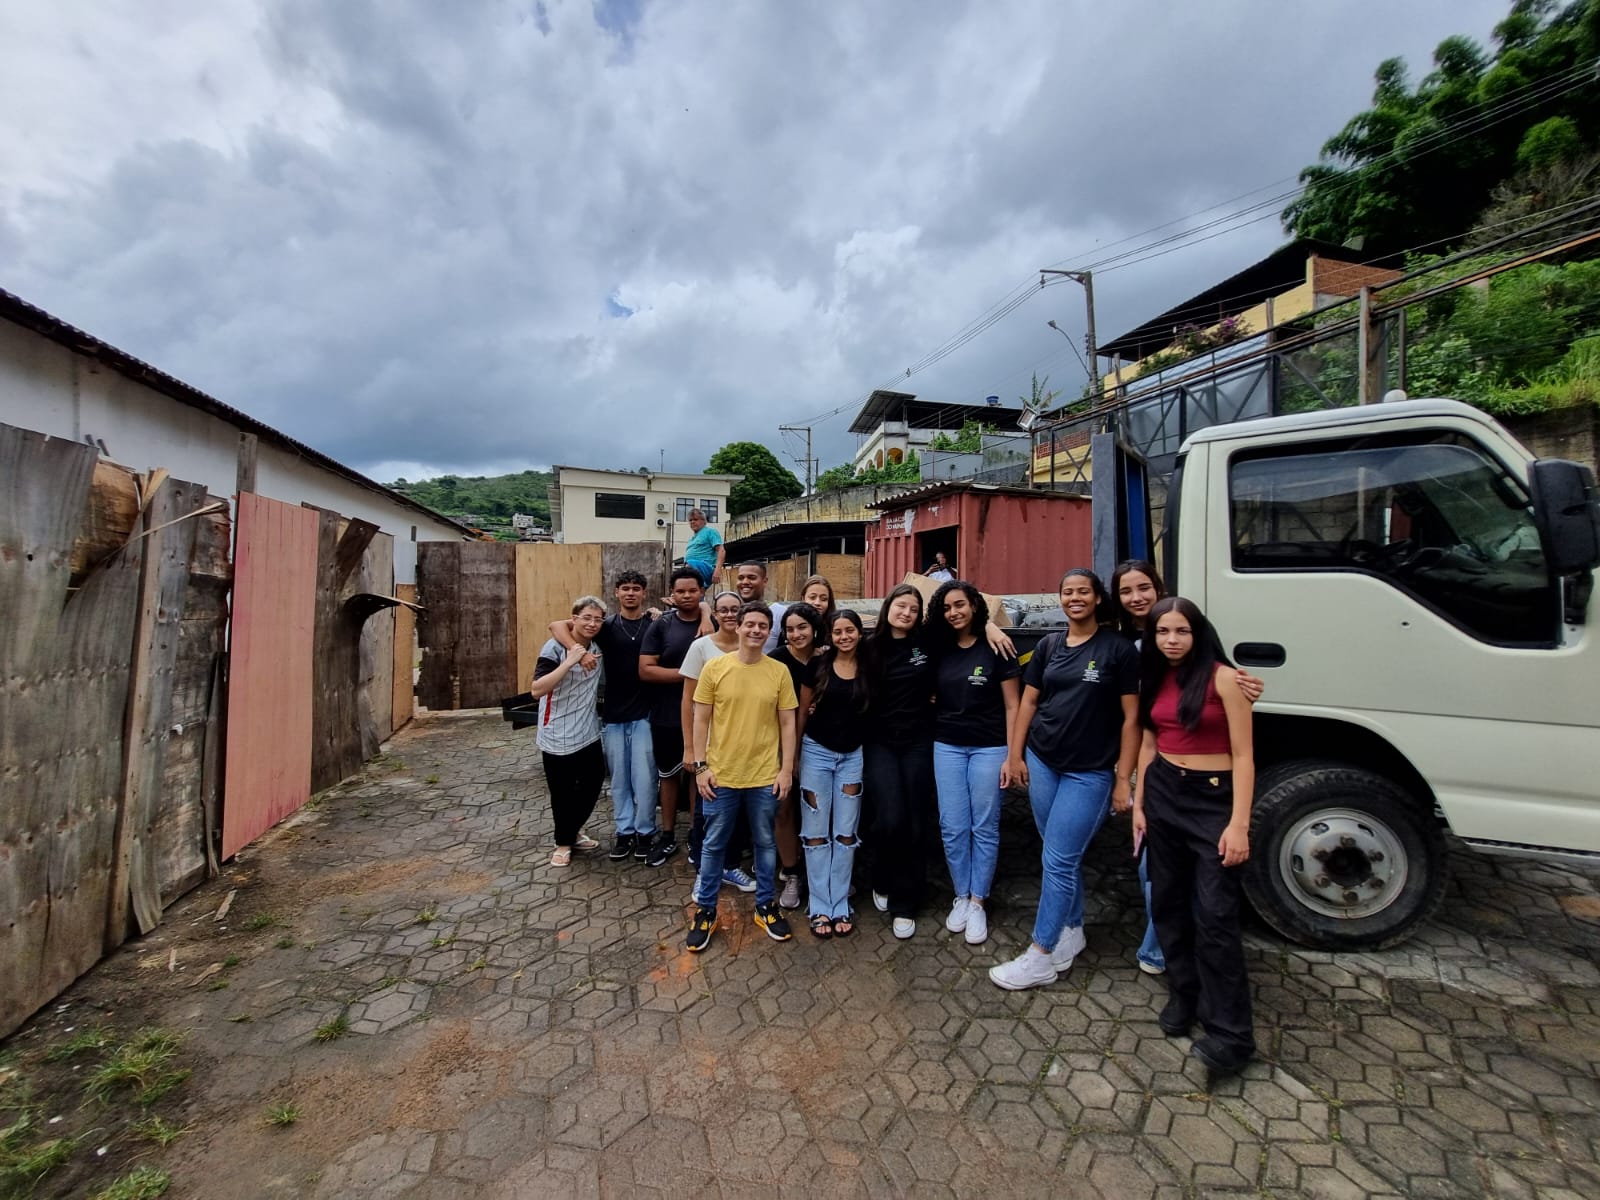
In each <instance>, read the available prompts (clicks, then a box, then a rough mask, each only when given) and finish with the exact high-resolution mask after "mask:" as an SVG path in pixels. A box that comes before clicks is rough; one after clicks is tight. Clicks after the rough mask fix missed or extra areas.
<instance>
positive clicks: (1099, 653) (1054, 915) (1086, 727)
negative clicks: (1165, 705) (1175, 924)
mask: <svg viewBox="0 0 1600 1200" xmlns="http://www.w3.org/2000/svg"><path fill="white" fill-rule="evenodd" d="M1060 597H1061V608H1062V610H1063V611H1064V612H1065V613H1066V615H1067V631H1066V632H1065V633H1064V634H1062V633H1052V634H1051V635H1050V636H1048V637H1046V638H1045V639H1044V640H1043V641H1041V642H1040V643H1039V645H1038V647H1037V648H1036V649H1035V650H1034V652H1033V658H1032V659H1031V660H1030V661H1029V663H1028V667H1027V670H1026V672H1025V673H1024V674H1023V677H1022V681H1023V692H1022V706H1021V710H1020V712H1019V713H1018V715H1017V720H1016V724H1015V726H1014V727H1013V732H1012V737H1011V744H1010V753H1009V755H1008V757H1007V762H1006V768H1007V772H1008V774H1009V775H1010V777H1011V778H1013V779H1016V780H1018V781H1019V782H1023V783H1026V784H1027V785H1028V798H1029V800H1031V801H1032V803H1033V819H1034V823H1035V824H1036V825H1037V826H1038V829H1039V836H1040V837H1041V838H1042V839H1043V841H1044V849H1043V853H1042V856H1041V857H1042V860H1043V863H1042V865H1043V880H1042V882H1041V885H1040V889H1039V914H1038V917H1037V918H1036V919H1035V921H1034V925H1033V940H1032V943H1031V944H1030V945H1029V946H1028V948H1027V950H1026V951H1024V952H1023V953H1022V954H1021V955H1020V956H1019V957H1017V958H1015V959H1012V960H1011V961H1010V962H1007V963H1002V964H1001V965H999V966H997V967H991V968H990V970H989V978H990V979H991V980H993V981H994V983H996V984H997V985H998V986H1000V987H1003V988H1008V989H1011V990H1017V989H1021V988H1030V987H1038V986H1039V985H1040V984H1046V983H1054V982H1055V981H1056V978H1057V976H1058V975H1059V973H1060V972H1062V971H1064V970H1066V969H1068V968H1069V967H1070V966H1071V965H1072V960H1073V959H1074V958H1075V957H1076V956H1077V955H1078V953H1079V952H1080V951H1082V950H1083V948H1084V945H1085V942H1084V936H1083V884H1082V879H1081V867H1082V862H1083V852H1084V850H1085V849H1086V848H1087V847H1088V845H1089V842H1090V840H1091V839H1092V838H1093V837H1094V835H1095V832H1096V831H1097V830H1098V829H1099V828H1100V825H1101V823H1102V822H1103V821H1104V820H1105V818H1106V811H1107V806H1108V801H1109V804H1110V807H1112V808H1114V809H1115V810H1116V811H1117V812H1126V811H1128V809H1129V808H1130V807H1131V804H1132V798H1131V794H1130V790H1129V779H1130V777H1131V776H1132V774H1133V766H1134V761H1135V759H1136V757H1137V755H1138V752H1139V733H1140V731H1139V707H1138V698H1139V660H1138V657H1137V655H1136V654H1135V653H1134V650H1133V647H1132V646H1131V645H1129V644H1128V641H1127V639H1126V638H1124V637H1122V636H1121V635H1120V634H1118V633H1117V632H1116V631H1115V630H1113V629H1105V628H1102V627H1101V617H1102V615H1103V611H1104V605H1105V602H1106V589H1105V585H1104V584H1102V583H1101V582H1100V579H1099V577H1098V576H1097V575H1095V573H1094V572H1093V571H1090V570H1088V569H1086V568H1083V567H1075V568H1073V569H1072V570H1070V571H1068V572H1067V573H1066V574H1065V575H1064V576H1062V578H1061V587H1060Z"/></svg>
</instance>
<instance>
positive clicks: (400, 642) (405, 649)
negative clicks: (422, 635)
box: [389, 583, 417, 733]
mask: <svg viewBox="0 0 1600 1200" xmlns="http://www.w3.org/2000/svg"><path fill="white" fill-rule="evenodd" d="M394 594H395V595H396V596H398V597H399V598H400V599H402V600H406V601H409V602H411V603H415V602H416V599H417V585H416V584H414V583H397V584H395V588H394ZM416 663H417V614H416V613H415V612H413V611H412V610H411V609H409V608H407V607H406V606H405V605H403V604H402V605H400V606H399V607H398V608H396V609H395V610H394V675H393V680H392V682H393V686H394V691H393V697H394V700H393V706H392V707H391V709H390V712H389V731H390V732H391V733H397V732H399V730H400V728H401V727H402V726H404V725H406V724H408V723H409V722H410V720H411V713H412V700H413V693H414V689H415V687H416V683H415V672H416Z"/></svg>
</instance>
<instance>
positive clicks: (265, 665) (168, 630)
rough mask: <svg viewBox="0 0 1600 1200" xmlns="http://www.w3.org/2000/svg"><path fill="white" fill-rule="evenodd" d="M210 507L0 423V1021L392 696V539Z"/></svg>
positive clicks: (369, 726) (242, 831)
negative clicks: (236, 517)
mask: <svg viewBox="0 0 1600 1200" xmlns="http://www.w3.org/2000/svg"><path fill="white" fill-rule="evenodd" d="M228 507H229V506H228V503H227V501H226V500H219V499H218V498H216V497H213V496H209V495H207V494H206V491H205V489H204V488H203V487H201V486H199V485H197V484H192V483H186V482H184V481H182V480H177V479H172V478H169V477H168V475H167V472H166V471H164V470H162V469H160V468H156V469H153V470H151V471H149V472H148V473H146V474H139V473H136V472H134V471H132V470H129V469H127V468H124V467H121V466H117V465H116V464H113V463H110V462H107V461H104V460H102V459H101V458H100V457H99V454H98V453H97V451H96V450H95V449H94V448H93V447H91V446H88V445H82V444H77V443H73V442H69V441H65V440H62V439H60V438H51V437H47V436H45V435H43V434H39V433H33V432H29V431H27V430H22V429H16V428H13V427H11V426H7V425H0V788H3V792H0V1036H4V1035H6V1034H8V1033H10V1032H11V1031H12V1030H13V1029H15V1028H16V1027H17V1026H18V1025H19V1024H20V1023H21V1022H22V1021H24V1020H25V1019H26V1018H27V1017H28V1015H29V1014H30V1013H32V1012H33V1011H34V1010H36V1009H37V1008H38V1007H39V1006H40V1005H42V1004H44V1003H46V1002H48V1001H49V1000H51V999H52V998H53V997H54V996H56V995H57V994H59V993H60V991H61V990H62V989H63V988H65V987H66V986H68V985H69V984H70V983H71V982H72V981H73V980H74V979H76V978H77V977H78V976H79V975H81V974H83V972H84V971H86V970H88V969H89V968H90V967H91V966H93V965H94V964H95V963H96V962H97V961H98V960H99V959H100V957H101V956H102V954H104V953H106V952H107V951H109V950H111V949H113V948H115V947H116V946H117V945H119V944H121V943H122V942H123V941H124V940H125V939H126V938H128V937H130V936H135V935H138V934H144V933H148V932H149V931H150V930H151V929H153V928H155V926H156V925H158V924H159V923H160V921H161V918H162V911H163V909H164V908H165V907H166V906H167V905H169V904H171V903H172V902H173V901H174V900H175V899H177V898H178V897H179V896H181V895H182V894H183V893H184V892H186V891H188V890H189V889H190V888H191V887H193V886H194V885H195V884H197V883H199V882H200V881H201V880H203V879H205V878H207V876H208V875H209V874H212V873H214V872H215V871H216V869H217V864H218V860H219V857H224V856H231V855H232V854H233V853H234V852H235V851H237V850H238V849H239V848H240V847H241V846H242V845H244V844H245V843H246V842H248V840H249V839H250V838H252V837H255V836H257V835H258V834H259V833H260V832H262V831H263V830H264V829H266V828H268V827H270V825H271V824H273V823H274V822H275V821H277V820H280V819H282V817H284V816H286V815H288V814H289V813H290V812H293V811H294V809H295V808H297V807H298V806H299V805H300V804H301V803H303V802H304V800H305V799H306V798H307V797H308V796H309V795H310V794H311V792H312V790H313V789H319V788H322V787H326V786H329V785H331V784H333V783H337V782H338V781H339V780H340V779H342V778H344V777H346V776H348V775H349V774H351V773H353V772H355V771H357V770H359V769H360V766H361V763H362V762H363V761H364V760H365V759H366V758H368V757H370V756H371V755H372V754H373V753H374V752H375V751H376V750H377V748H378V745H379V743H380V742H381V741H383V740H384V739H385V738H387V737H388V736H389V735H390V734H391V733H392V732H393V731H394V730H395V729H396V728H398V727H399V725H400V724H403V723H404V722H405V721H406V720H408V719H409V718H410V715H411V691H410V682H411V669H412V667H411V664H412V661H413V647H412V640H411V637H412V635H411V623H410V615H411V614H410V610H409V609H405V608H404V604H403V601H401V600H397V599H396V598H395V597H394V596H393V594H392V593H393V592H394V591H395V588H394V568H393V543H392V540H391V539H390V538H389V537H388V536H387V535H384V534H380V533H378V531H377V530H376V528H375V527H374V526H372V525H369V524H366V523H365V522H361V521H352V520H346V519H344V518H342V517H340V516H339V515H338V514H336V513H329V512H324V511H321V510H314V509H307V508H302V507H296V506H293V505H286V504H280V503H278V502H276V501H270V500H266V499H263V498H261V497H258V496H255V495H253V494H252V493H250V492H249V491H248V490H245V491H243V492H242V493H241V495H240V497H239V514H240V530H239V532H240V535H241V539H242V540H241V543H240V546H239V550H238V554H237V558H236V561H231V560H230V540H231V533H232V529H231V526H230V522H229V520H228V515H227V510H228ZM269 515H270V516H271V518H272V519H271V520H268V519H267V518H268V516H269ZM273 522H276V523H277V524H276V525H274V524H273ZM291 528H294V529H298V530H299V535H298V541H296V540H295V539H294V538H290V537H288V535H286V534H285V533H284V530H286V529H291ZM235 567H237V568H238V570H239V578H238V580H237V583H238V588H237V590H236V592H235V596H234V601H235V607H234V611H233V617H232V626H231V632H230V629H229V605H228V599H229V589H230V587H231V586H233V585H234V583H235V582H236V581H235V578H234V575H235ZM397 606H398V607H399V608H401V609H403V610H404V611H405V612H406V617H405V618H404V619H401V620H397V618H396V615H395V614H396V609H397ZM397 632H398V633H399V636H397ZM230 639H231V656H232V661H231V663H230V658H229V655H230V651H229V650H228V649H226V647H228V646H229V645H230ZM230 670H231V675H230ZM280 675H281V676H282V678H278V676H280ZM269 676H270V678H269ZM264 680H265V681H266V683H265V684H264V683H263V681H264ZM225 834H226V836H225Z"/></svg>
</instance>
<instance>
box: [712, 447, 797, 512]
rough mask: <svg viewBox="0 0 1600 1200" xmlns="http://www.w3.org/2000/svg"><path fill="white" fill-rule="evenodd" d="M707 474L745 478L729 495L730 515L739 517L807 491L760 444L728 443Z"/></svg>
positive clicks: (790, 472) (720, 451) (774, 456)
mask: <svg viewBox="0 0 1600 1200" xmlns="http://www.w3.org/2000/svg"><path fill="white" fill-rule="evenodd" d="M705 473H706V474H707V475H743V476H744V479H743V480H742V481H741V482H739V483H736V484H734V485H733V491H731V492H729V493H728V515H729V516H733V517H737V516H738V515H739V514H740V513H747V512H750V511H751V510H752V509H757V508H764V507H765V506H766V505H768V504H776V503H778V501H780V500H792V499H793V498H794V497H796V496H798V495H800V494H801V493H802V492H804V491H805V488H803V487H801V485H800V481H799V480H798V479H796V478H795V476H794V472H793V471H791V470H789V468H787V467H785V466H784V465H783V464H782V463H780V462H779V461H778V459H777V456H776V455H775V454H773V453H772V451H771V450H768V449H767V448H766V447H765V446H763V445H762V444H761V443H760V442H729V443H728V444H727V445H726V446H724V447H723V448H722V449H720V450H718V451H717V452H716V453H715V454H713V455H712V456H711V463H710V465H709V466H707V467H706V470H705Z"/></svg>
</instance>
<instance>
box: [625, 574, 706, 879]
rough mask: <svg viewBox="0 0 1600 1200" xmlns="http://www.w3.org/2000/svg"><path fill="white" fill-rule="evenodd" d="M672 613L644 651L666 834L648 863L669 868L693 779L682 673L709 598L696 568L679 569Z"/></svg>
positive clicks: (643, 675) (642, 673) (642, 667)
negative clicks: (682, 803) (687, 763)
mask: <svg viewBox="0 0 1600 1200" xmlns="http://www.w3.org/2000/svg"><path fill="white" fill-rule="evenodd" d="M668 586H669V588H670V589H671V593H672V594H671V600H672V609H671V611H669V612H666V613H664V614H662V616H661V617H660V618H659V619H658V620H657V621H656V622H655V623H654V624H652V625H651V626H650V628H649V629H647V630H645V634H644V641H643V642H642V643H640V647H639V678H640V680H642V681H643V682H644V684H645V685H646V687H647V688H648V690H649V692H650V739H651V742H652V745H653V747H654V750H655V762H656V773H657V776H658V777H659V779H660V787H661V832H660V833H659V834H658V835H657V836H656V839H655V844H654V845H652V846H651V847H650V851H649V854H648V856H647V857H646V859H645V861H646V862H647V863H648V864H649V865H650V866H652V867H659V866H663V865H665V863H666V862H667V860H668V859H670V858H671V857H672V856H673V855H674V854H676V853H677V852H678V837H677V833H676V830H675V826H676V825H677V822H678V800H679V796H680V795H681V793H682V792H683V790H684V788H685V784H686V782H687V781H688V776H686V775H685V774H684V771H683V763H684V753H683V676H682V675H680V674H679V673H678V668H679V667H681V666H682V665H683V656H684V655H685V654H687V653H688V652H689V647H690V645H691V644H692V643H693V642H694V640H695V638H697V637H699V636H700V622H701V616H702V614H701V608H700V599H701V597H702V596H703V595H704V593H705V589H704V588H703V587H701V584H700V575H699V573H698V572H697V571H696V570H695V569H694V568H693V567H679V568H678V569H677V570H676V571H674V572H673V573H672V579H671V581H670V583H669V584H668Z"/></svg>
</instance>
